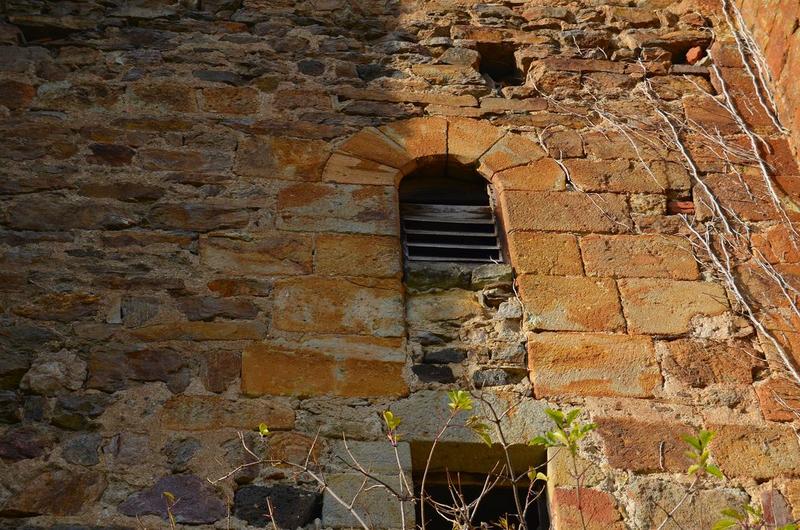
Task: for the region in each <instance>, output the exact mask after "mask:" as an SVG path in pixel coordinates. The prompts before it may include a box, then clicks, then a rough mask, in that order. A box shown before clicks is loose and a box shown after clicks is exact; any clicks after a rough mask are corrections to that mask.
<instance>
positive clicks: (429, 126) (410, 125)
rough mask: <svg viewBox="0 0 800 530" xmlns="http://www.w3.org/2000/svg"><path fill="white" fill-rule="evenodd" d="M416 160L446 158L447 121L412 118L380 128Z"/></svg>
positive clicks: (442, 119)
mask: <svg viewBox="0 0 800 530" xmlns="http://www.w3.org/2000/svg"><path fill="white" fill-rule="evenodd" d="M380 130H381V132H382V133H383V134H385V135H386V136H388V137H389V138H390V139H391V140H392V141H393V142H395V143H396V144H398V145H399V146H400V147H402V148H403V149H404V150H405V151H406V152H407V153H408V154H409V156H410V157H411V158H412V159H414V160H417V159H420V158H429V157H434V156H444V155H445V154H446V153H447V120H445V119H444V118H411V119H410V120H405V121H399V122H395V123H392V124H390V125H384V126H383V127H381V128H380Z"/></svg>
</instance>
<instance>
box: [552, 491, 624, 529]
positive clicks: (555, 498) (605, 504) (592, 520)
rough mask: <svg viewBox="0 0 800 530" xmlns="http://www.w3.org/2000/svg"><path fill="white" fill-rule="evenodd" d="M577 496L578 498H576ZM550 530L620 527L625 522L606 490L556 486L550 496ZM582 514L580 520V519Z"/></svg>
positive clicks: (621, 527)
mask: <svg viewBox="0 0 800 530" xmlns="http://www.w3.org/2000/svg"><path fill="white" fill-rule="evenodd" d="M579 499H580V501H579ZM550 511H551V514H552V516H551V517H552V521H551V524H552V528H553V530H573V529H576V528H582V529H585V530H624V528H625V524H624V523H623V522H622V516H621V515H620V513H619V510H617V503H616V501H615V500H614V497H612V496H611V495H610V494H608V493H606V492H604V491H599V490H595V489H588V488H581V490H580V495H578V491H577V490H575V489H566V488H556V489H555V490H554V492H553V495H552V498H551V499H550ZM581 515H583V524H582V523H581Z"/></svg>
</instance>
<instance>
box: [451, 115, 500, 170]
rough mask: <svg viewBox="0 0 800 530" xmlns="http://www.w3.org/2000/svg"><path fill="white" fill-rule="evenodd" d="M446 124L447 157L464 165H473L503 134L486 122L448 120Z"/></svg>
mask: <svg viewBox="0 0 800 530" xmlns="http://www.w3.org/2000/svg"><path fill="white" fill-rule="evenodd" d="M447 122H448V127H447V156H448V157H452V158H453V159H454V160H456V161H458V162H459V163H461V164H465V165H468V164H473V163H475V161H477V160H478V159H479V158H480V157H481V155H483V153H485V152H486V151H487V150H488V149H489V148H490V147H491V146H492V145H494V143H495V142H496V141H498V140H499V139H500V138H501V137H502V136H503V134H504V133H503V131H502V129H499V128H497V127H495V126H494V125H492V124H491V123H489V122H486V121H479V120H471V119H468V118H449V119H448V120H447Z"/></svg>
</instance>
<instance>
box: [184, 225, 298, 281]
mask: <svg viewBox="0 0 800 530" xmlns="http://www.w3.org/2000/svg"><path fill="white" fill-rule="evenodd" d="M199 252H200V260H201V262H202V263H203V264H204V265H205V266H207V267H210V268H212V269H215V270H218V271H223V272H226V273H238V274H254V275H257V276H271V275H283V274H286V275H293V274H307V273H310V272H311V270H312V266H311V256H312V244H311V238H310V237H309V236H307V235H304V234H291V233H289V234H287V233H279V232H267V233H250V234H248V235H247V236H241V235H238V234H212V235H207V236H206V235H204V236H201V238H200V243H199Z"/></svg>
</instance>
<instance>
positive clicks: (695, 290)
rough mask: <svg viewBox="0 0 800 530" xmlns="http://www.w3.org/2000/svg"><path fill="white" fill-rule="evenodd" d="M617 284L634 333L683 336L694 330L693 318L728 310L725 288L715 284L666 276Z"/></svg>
mask: <svg viewBox="0 0 800 530" xmlns="http://www.w3.org/2000/svg"><path fill="white" fill-rule="evenodd" d="M618 283H619V291H620V295H621V297H622V306H623V307H624V308H625V317H626V319H627V321H628V331H629V332H631V333H649V334H652V335H680V334H682V333H688V332H689V331H691V329H692V319H693V318H695V317H697V316H701V315H702V316H717V315H721V314H723V313H725V312H726V311H728V301H727V297H726V295H725V289H723V288H722V286H720V285H719V284H716V283H711V282H690V281H675V280H666V279H624V280H619V282H618Z"/></svg>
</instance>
